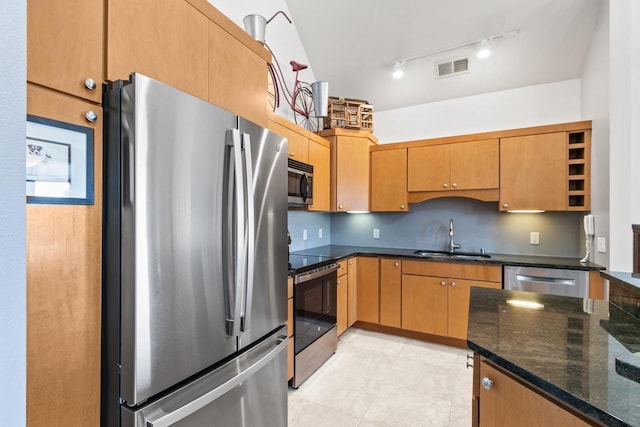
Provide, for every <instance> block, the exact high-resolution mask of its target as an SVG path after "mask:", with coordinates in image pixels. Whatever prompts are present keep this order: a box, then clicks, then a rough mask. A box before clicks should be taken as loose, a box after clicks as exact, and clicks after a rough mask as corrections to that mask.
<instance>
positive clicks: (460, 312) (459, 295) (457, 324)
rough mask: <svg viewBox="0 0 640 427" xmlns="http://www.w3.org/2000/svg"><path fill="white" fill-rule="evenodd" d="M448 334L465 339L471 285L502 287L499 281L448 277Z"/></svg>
mask: <svg viewBox="0 0 640 427" xmlns="http://www.w3.org/2000/svg"><path fill="white" fill-rule="evenodd" d="M447 285H448V286H447V287H448V292H449V295H448V297H449V298H448V304H449V310H448V319H449V322H448V326H449V331H448V335H449V336H450V337H452V338H459V339H463V340H466V339H467V326H468V324H469V291H470V289H471V286H479V287H483V288H494V289H500V288H502V284H501V283H495V282H481V281H478V280H464V279H448V283H447Z"/></svg>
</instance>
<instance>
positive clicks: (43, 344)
mask: <svg viewBox="0 0 640 427" xmlns="http://www.w3.org/2000/svg"><path fill="white" fill-rule="evenodd" d="M88 110H92V111H94V112H95V113H96V114H97V116H98V119H97V120H96V121H95V122H93V123H90V122H88V121H86V120H85V118H84V117H85V113H86V112H87V111H88ZM27 111H28V113H29V114H33V115H36V116H41V117H47V118H51V119H55V120H60V121H63V122H67V123H72V124H76V125H80V126H85V127H89V128H92V129H93V132H94V133H93V155H94V163H93V168H94V182H93V185H94V196H95V203H94V204H93V205H86V206H83V205H35V204H27V205H26V233H27V235H26V245H27V248H26V270H27V425H30V426H41V425H42V426H46V425H52V424H55V425H59V426H97V425H99V424H100V324H101V292H102V291H101V286H102V247H101V241H102V151H103V150H102V109H101V108H100V107H97V106H96V105H95V104H92V103H89V102H86V101H82V100H80V99H78V98H76V97H73V96H69V95H64V94H61V93H60V92H55V91H52V90H48V89H44V88H42V87H41V86H35V85H31V84H29V85H28V86H27Z"/></svg>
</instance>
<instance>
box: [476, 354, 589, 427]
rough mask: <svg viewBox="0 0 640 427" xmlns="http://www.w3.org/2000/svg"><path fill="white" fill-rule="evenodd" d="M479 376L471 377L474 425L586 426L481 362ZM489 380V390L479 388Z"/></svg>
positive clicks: (526, 426) (503, 373)
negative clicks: (484, 380) (490, 382)
mask: <svg viewBox="0 0 640 427" xmlns="http://www.w3.org/2000/svg"><path fill="white" fill-rule="evenodd" d="M475 360H476V367H475V368H474V369H478V366H477V361H479V360H480V361H481V362H480V366H479V369H480V372H479V375H475V376H474V399H477V400H478V402H477V403H476V404H477V410H476V411H474V413H475V416H476V418H475V419H474V420H473V425H474V426H478V425H479V426H492V427H500V426H505V427H507V426H520V427H528V426H531V427H533V426H563V427H578V426H588V425H589V424H587V423H586V422H584V421H583V420H581V419H580V418H578V417H576V416H575V415H573V414H572V413H570V412H568V411H566V410H565V409H563V408H561V407H560V406H558V405H557V404H556V403H555V402H553V401H551V400H550V399H548V398H547V397H544V396H543V395H542V394H540V393H538V392H537V391H535V390H533V389H532V388H531V387H529V386H527V385H525V384H524V383H522V382H520V381H517V380H516V379H514V378H512V377H511V376H510V375H508V374H506V373H505V372H503V371H502V370H501V369H498V368H495V367H494V366H492V365H490V364H488V363H487V362H486V361H484V360H483V359H481V358H479V357H476V359H475ZM483 378H487V379H488V380H491V381H492V384H491V385H490V388H485V387H483V386H482V383H481V382H482V379H483Z"/></svg>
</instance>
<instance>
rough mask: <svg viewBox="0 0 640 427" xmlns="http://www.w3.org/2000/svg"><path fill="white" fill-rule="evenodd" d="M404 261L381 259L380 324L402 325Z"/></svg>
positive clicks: (397, 326)
mask: <svg viewBox="0 0 640 427" xmlns="http://www.w3.org/2000/svg"><path fill="white" fill-rule="evenodd" d="M401 309H402V261H400V260H399V259H391V258H382V259H380V324H381V325H384V326H392V327H394V328H400V327H402V324H401Z"/></svg>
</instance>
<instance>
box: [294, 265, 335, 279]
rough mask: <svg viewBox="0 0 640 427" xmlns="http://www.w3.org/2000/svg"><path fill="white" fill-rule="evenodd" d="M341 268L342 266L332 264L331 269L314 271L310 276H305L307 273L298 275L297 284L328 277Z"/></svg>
mask: <svg viewBox="0 0 640 427" xmlns="http://www.w3.org/2000/svg"><path fill="white" fill-rule="evenodd" d="M339 267H340V266H339V265H338V264H331V265H330V266H329V267H327V268H323V269H322V270H319V271H313V272H311V273H308V274H305V273H302V274H296V277H295V282H296V283H304V282H308V281H309V280H313V279H316V278H318V277H322V276H326V275H327V274H331V273H333V272H334V271H337V270H338V268H339Z"/></svg>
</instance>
